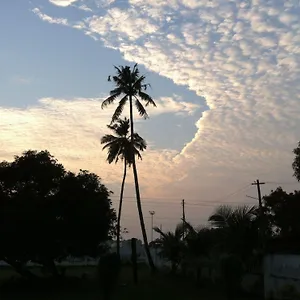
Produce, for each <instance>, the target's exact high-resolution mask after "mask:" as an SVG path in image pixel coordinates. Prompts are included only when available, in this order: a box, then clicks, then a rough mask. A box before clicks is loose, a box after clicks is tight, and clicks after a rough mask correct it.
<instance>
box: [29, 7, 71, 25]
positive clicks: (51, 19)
mask: <svg viewBox="0 0 300 300" xmlns="http://www.w3.org/2000/svg"><path fill="white" fill-rule="evenodd" d="M32 11H33V13H35V14H36V15H37V16H38V17H39V18H40V19H41V20H43V21H46V22H48V23H50V24H59V25H68V20H67V19H64V18H54V17H50V16H48V15H46V14H44V13H42V12H41V11H40V9H39V8H34V9H33V10H32Z"/></svg>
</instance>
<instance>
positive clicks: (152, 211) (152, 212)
mask: <svg viewBox="0 0 300 300" xmlns="http://www.w3.org/2000/svg"><path fill="white" fill-rule="evenodd" d="M149 214H150V215H151V242H153V216H154V215H155V211H154V210H150V211H149Z"/></svg>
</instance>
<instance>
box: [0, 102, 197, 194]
mask: <svg viewBox="0 0 300 300" xmlns="http://www.w3.org/2000/svg"><path fill="white" fill-rule="evenodd" d="M102 100H103V99H100V98H95V99H82V98H78V99H72V100H65V99H54V98H43V99H40V100H39V102H38V104H36V105H34V106H31V107H28V108H26V109H18V108H1V107H0V125H1V136H0V144H5V151H3V150H0V155H1V157H2V159H3V158H4V159H11V158H12V157H13V155H15V154H16V153H21V152H22V151H24V150H26V149H37V150H41V149H48V150H49V151H50V152H51V153H52V154H53V155H55V156H56V157H57V158H58V159H59V160H61V161H62V162H63V163H64V164H65V165H66V167H67V168H71V169H73V170H78V169H79V168H85V169H88V170H90V171H94V172H97V173H98V174H100V175H102V174H105V181H106V182H108V183H111V184H114V183H116V182H119V181H120V178H121V172H122V168H121V167H120V166H108V165H107V163H106V162H105V157H106V153H104V152H102V150H101V148H102V146H101V145H100V137H101V136H103V135H104V134H107V133H109V130H108V129H107V128H106V125H107V124H109V123H110V120H111V116H112V113H113V111H114V109H115V107H116V106H111V107H108V108H106V109H103V110H102V109H101V102H102ZM157 104H159V108H158V109H157V110H156V109H155V108H153V109H152V110H151V118H152V119H153V118H154V117H155V116H157V115H160V114H164V113H182V114H191V113H193V111H194V109H197V108H198V106H197V105H194V104H191V103H187V102H183V101H179V102H176V101H175V100H172V99H171V98H162V99H158V100H157ZM126 114H127V110H126V109H125V110H124V116H126ZM145 122H146V121H143V122H140V123H139V128H143V126H144V124H145ZM149 145H151V141H149ZM148 148H149V149H148V150H147V151H146V152H145V154H144V155H143V157H144V161H147V163H148V164H150V165H151V166H152V169H151V172H149V168H148V164H147V165H145V164H143V163H141V164H140V167H139V169H140V170H141V172H140V178H141V182H143V185H144V188H145V189H147V188H150V189H151V187H152V188H153V186H154V185H160V184H162V183H163V182H165V183H167V182H170V181H171V179H170V177H169V174H170V170H171V169H173V163H172V161H173V158H174V157H175V155H176V154H177V153H178V152H177V151H175V150H172V149H162V150H159V151H158V150H155V149H151V146H149V147H148ZM95 162H97V163H95ZM173 172H174V174H178V177H180V176H182V174H181V173H182V172H181V171H180V170H173ZM149 179H151V180H150V181H149ZM129 182H131V180H130V179H129Z"/></svg>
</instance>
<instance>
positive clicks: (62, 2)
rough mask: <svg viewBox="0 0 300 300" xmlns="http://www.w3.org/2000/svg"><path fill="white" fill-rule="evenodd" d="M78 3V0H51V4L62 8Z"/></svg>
mask: <svg viewBox="0 0 300 300" xmlns="http://www.w3.org/2000/svg"><path fill="white" fill-rule="evenodd" d="M77 1H78V0H49V2H50V3H52V4H54V5H57V6H62V7H67V6H69V5H71V4H73V3H75V2H77Z"/></svg>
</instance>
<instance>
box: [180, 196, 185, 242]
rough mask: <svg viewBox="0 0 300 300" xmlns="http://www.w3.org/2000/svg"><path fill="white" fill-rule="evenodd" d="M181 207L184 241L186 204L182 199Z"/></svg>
mask: <svg viewBox="0 0 300 300" xmlns="http://www.w3.org/2000/svg"><path fill="white" fill-rule="evenodd" d="M181 205H182V231H183V234H182V237H183V239H184V236H185V203H184V199H182V201H181Z"/></svg>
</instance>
